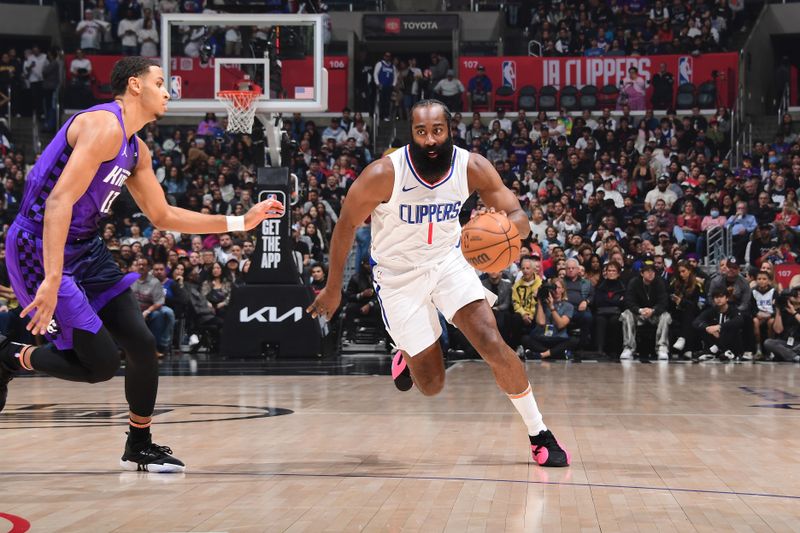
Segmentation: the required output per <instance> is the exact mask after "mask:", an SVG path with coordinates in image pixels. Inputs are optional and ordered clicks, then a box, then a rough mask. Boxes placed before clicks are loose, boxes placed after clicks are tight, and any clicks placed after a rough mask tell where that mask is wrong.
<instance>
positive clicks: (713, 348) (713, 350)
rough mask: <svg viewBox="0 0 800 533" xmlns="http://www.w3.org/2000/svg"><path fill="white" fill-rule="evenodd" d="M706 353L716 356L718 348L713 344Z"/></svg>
mask: <svg viewBox="0 0 800 533" xmlns="http://www.w3.org/2000/svg"><path fill="white" fill-rule="evenodd" d="M708 351H709V352H711V353H713V354H714V355H717V354H718V353H719V347H718V346H717V345H716V344H715V345H714V346H712V347H711V348H709V349H708Z"/></svg>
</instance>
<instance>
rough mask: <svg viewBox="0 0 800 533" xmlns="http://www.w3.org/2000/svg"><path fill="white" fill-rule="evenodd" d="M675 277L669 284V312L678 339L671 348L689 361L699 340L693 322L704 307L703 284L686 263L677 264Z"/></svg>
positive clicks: (684, 261)
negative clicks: (674, 324) (675, 327)
mask: <svg viewBox="0 0 800 533" xmlns="http://www.w3.org/2000/svg"><path fill="white" fill-rule="evenodd" d="M675 271H676V275H675V277H673V278H672V281H671V282H670V284H669V290H670V301H669V312H670V315H671V316H672V321H673V322H674V323H676V324H677V326H678V338H677V339H676V340H675V343H674V344H673V345H672V348H673V349H674V350H676V351H677V352H679V353H682V354H683V356H684V357H685V358H686V359H691V358H692V355H693V352H692V350H696V349H697V348H698V347H699V346H698V342H699V341H700V338H699V336H698V335H696V332H695V328H694V325H693V324H694V320H695V319H696V318H697V315H698V314H699V313H700V311H701V310H702V308H703V306H704V305H705V295H704V293H703V283H702V282H701V281H700V280H699V279H698V278H697V274H696V271H695V269H694V268H693V267H692V265H691V264H690V263H689V262H688V261H686V260H681V261H679V262H678V265H677V268H676V269H675Z"/></svg>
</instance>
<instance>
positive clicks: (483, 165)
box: [467, 154, 531, 240]
mask: <svg viewBox="0 0 800 533" xmlns="http://www.w3.org/2000/svg"><path fill="white" fill-rule="evenodd" d="M467 180H468V182H469V192H470V193H472V192H474V191H478V194H479V195H480V197H481V200H483V203H484V204H486V207H494V209H495V211H505V213H506V216H507V217H508V219H509V220H510V221H511V222H512V223H513V224H514V225H516V226H517V229H518V230H519V235H520V238H521V239H523V240H525V238H527V237H528V235H529V234H530V232H531V225H530V224H529V223H528V215H526V214H525V211H523V210H522V206H520V205H519V200H517V198H516V196H514V193H513V192H511V189H509V188H508V187H506V186H505V185H504V184H503V180H502V179H500V174H498V173H497V170H495V168H494V167H493V166H492V164H491V163H489V161H488V160H487V159H486V158H485V157H483V156H482V155H480V154H470V155H469V165H468V166H467Z"/></svg>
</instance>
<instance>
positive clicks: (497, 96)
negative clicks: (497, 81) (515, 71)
mask: <svg viewBox="0 0 800 533" xmlns="http://www.w3.org/2000/svg"><path fill="white" fill-rule="evenodd" d="M494 107H495V108H498V107H502V108H503V109H505V110H512V109H514V108H515V106H514V89H512V88H511V87H509V86H508V85H502V86H500V87H498V88H497V90H496V91H495V92H494Z"/></svg>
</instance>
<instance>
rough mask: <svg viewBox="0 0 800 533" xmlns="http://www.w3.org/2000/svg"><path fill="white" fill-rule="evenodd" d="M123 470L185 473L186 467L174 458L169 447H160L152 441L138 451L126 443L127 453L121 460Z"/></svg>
mask: <svg viewBox="0 0 800 533" xmlns="http://www.w3.org/2000/svg"><path fill="white" fill-rule="evenodd" d="M119 466H120V467H122V469H123V470H129V471H139V472H163V473H173V472H185V471H186V465H184V464H183V462H181V460H180V459H177V458H175V457H173V456H172V450H171V449H170V448H169V446H159V445H158V444H153V442H152V441H148V442H147V443H145V445H144V446H143V447H140V449H139V450H138V451H135V450H134V449H133V448H132V447H131V443H130V441H128V442H126V443H125V453H124V454H123V456H122V459H120V460H119Z"/></svg>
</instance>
